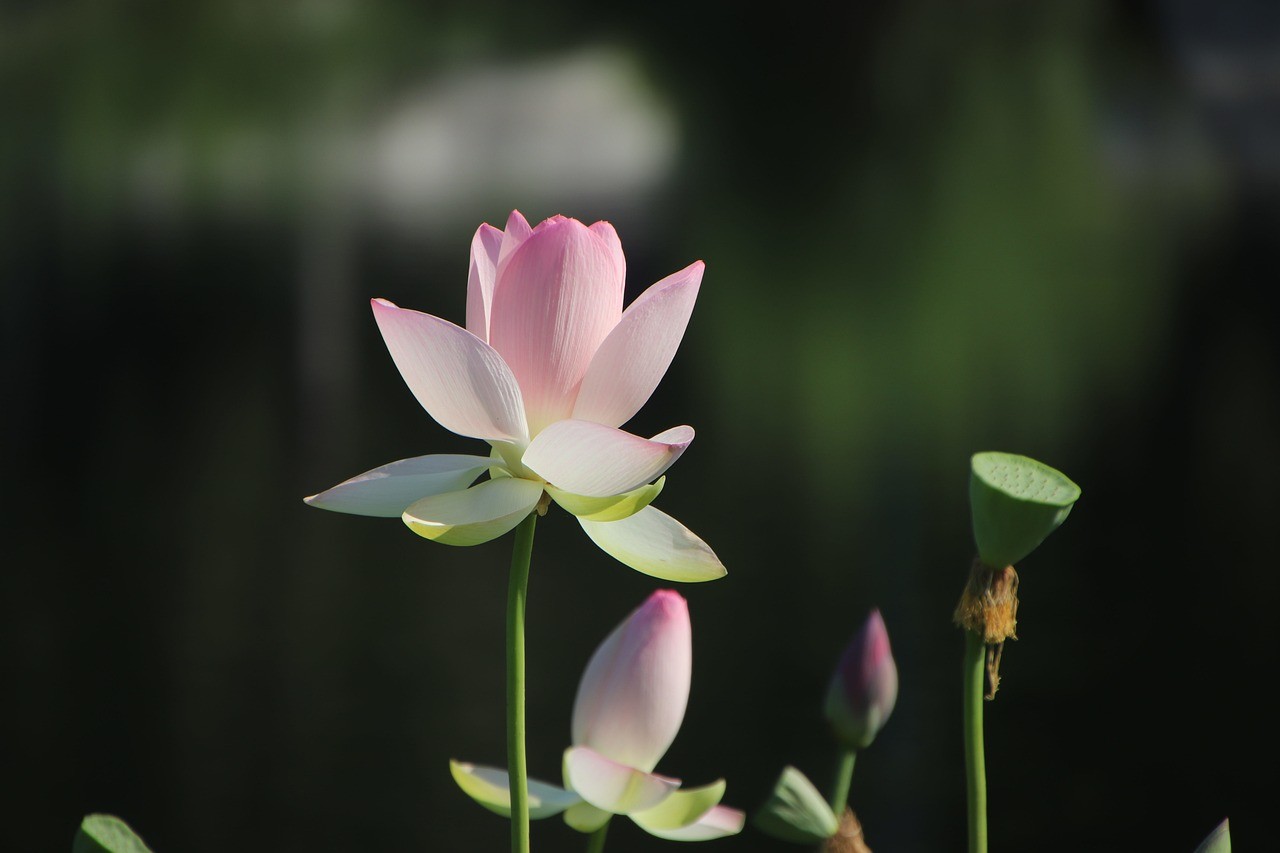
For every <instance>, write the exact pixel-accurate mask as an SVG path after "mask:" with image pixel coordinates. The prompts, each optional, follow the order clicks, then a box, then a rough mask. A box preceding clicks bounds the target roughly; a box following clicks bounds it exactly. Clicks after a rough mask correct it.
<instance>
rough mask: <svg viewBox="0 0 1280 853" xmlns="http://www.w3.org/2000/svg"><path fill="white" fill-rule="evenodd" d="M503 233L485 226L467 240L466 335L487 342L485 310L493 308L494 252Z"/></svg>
mask: <svg viewBox="0 0 1280 853" xmlns="http://www.w3.org/2000/svg"><path fill="white" fill-rule="evenodd" d="M502 238H503V233H502V232H501V231H499V230H498V229H497V228H494V227H493V226H492V225H490V224H489V223H487V222H486V223H484V224H483V225H481V226H480V227H479V228H477V229H476V236H474V237H472V238H471V270H470V272H469V273H468V275H467V331H468V332H470V333H471V334H473V335H475V336H476V337H477V338H479V339H480V340H482V341H486V342H487V341H488V340H489V309H490V308H491V307H492V305H493V283H494V281H496V280H497V278H498V251H499V249H501V248H502Z"/></svg>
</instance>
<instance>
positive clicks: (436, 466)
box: [304, 453, 493, 518]
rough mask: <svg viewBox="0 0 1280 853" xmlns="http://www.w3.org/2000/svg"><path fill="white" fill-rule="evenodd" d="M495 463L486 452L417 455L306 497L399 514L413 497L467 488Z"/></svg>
mask: <svg viewBox="0 0 1280 853" xmlns="http://www.w3.org/2000/svg"><path fill="white" fill-rule="evenodd" d="M492 464H493V460H492V459H487V458H485V457H483V456H463V455H461V454H445V453H441V454H435V455H433V456H415V457H414V458H412V459H401V460H400V461H399V462H391V463H389V464H387V465H383V466H381V467H378V468H374V469H373V470H372V471H365V472H364V473H363V474H360V475H359V476H356V477H352V478H351V479H350V480H346V481H344V482H342V483H339V484H338V485H336V486H334V487H333V488H331V489H326V490H325V491H323V492H321V493H320V494H318V495H312V496H311V497H309V498H304V500H306V502H307V503H308V504H310V505H311V506H314V507H319V508H320V509H328V510H333V511H334V512H347V513H351V514H353V515H372V516H377V517H380V518H398V517H399V516H400V514H401V513H403V512H404V510H405V507H407V506H409V504H411V503H413V502H414V501H417V500H420V499H421V498H425V497H427V496H428V495H438V494H440V493H442V492H453V491H457V490H458V489H465V488H466V487H467V486H469V485H471V483H472V481H474V480H475V478H476V477H479V476H480V474H481V473H482V472H483V471H484V470H485V469H486V468H489V467H490V466H491V465H492Z"/></svg>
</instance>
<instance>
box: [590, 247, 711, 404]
mask: <svg viewBox="0 0 1280 853" xmlns="http://www.w3.org/2000/svg"><path fill="white" fill-rule="evenodd" d="M702 271H703V263H702V261H697V262H696V263H694V264H691V265H690V266H688V267H686V268H685V269H682V270H681V271H680V272H678V273H674V274H672V275H669V276H667V277H666V278H664V279H663V280H662V281H660V282H658V283H657V284H655V285H653V286H652V287H650V288H649V289H648V290H646V291H645V292H644V293H642V294H640V296H639V297H638V298H637V299H636V301H635V302H632V303H631V304H630V305H629V306H628V307H627V310H626V311H624V312H623V314H622V319H621V320H619V321H618V325H617V326H615V327H614V329H613V331H612V332H610V333H609V337H607V338H605V339H604V343H602V344H600V349H598V350H596V354H595V357H594V358H592V360H591V366H590V367H589V368H587V374H586V376H585V377H583V380H582V388H581V390H579V391H578V401H577V403H575V404H574V407H573V416H574V417H575V418H582V419H583V420H588V421H595V422H597V423H602V424H605V425H606V426H621V425H622V424H624V423H626V422H627V421H629V420H631V417H632V416H633V415H635V413H636V412H638V411H640V407H641V406H643V405H644V404H645V401H647V400H648V399H649V395H651V394H652V393H653V390H654V389H655V388H657V387H658V383H659V382H661V381H662V377H663V376H664V375H665V374H666V372H667V368H668V367H669V366H670V365H671V359H672V358H674V357H675V354H676V349H677V348H678V347H679V346H680V339H681V338H683V337H684V330H685V327H686V326H688V325H689V315H690V314H692V313H693V303H694V301H695V300H696V299H697V298H698V288H699V286H700V285H701V283H702Z"/></svg>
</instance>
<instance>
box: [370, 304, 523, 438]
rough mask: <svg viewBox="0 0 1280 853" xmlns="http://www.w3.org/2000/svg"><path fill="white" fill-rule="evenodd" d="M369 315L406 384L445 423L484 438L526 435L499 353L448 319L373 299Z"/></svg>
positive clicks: (513, 383)
mask: <svg viewBox="0 0 1280 853" xmlns="http://www.w3.org/2000/svg"><path fill="white" fill-rule="evenodd" d="M373 316H374V319H376V320H377V321H378V328H379V329H380V330H381V331H382V338H383V340H384V341H386V344H387V349H388V350H390V352H391V358H392V360H394V361H395V363H396V367H397V368H399V369H400V375H401V376H403V377H404V381H405V384H407V385H408V386H409V390H410V391H412V392H413V396H415V397H417V398H418V402H419V403H421V404H422V408H424V409H426V410H427V412H428V413H429V414H430V415H431V417H433V418H435V419H436V421H437V422H438V423H439V424H440V425H441V426H442V427H444V428H445V429H447V430H451V431H453V432H456V433H458V434H459V435H466V436H470V437H472V438H482V439H486V440H488V441H517V442H518V441H524V440H526V438H527V436H528V426H527V424H526V422H525V415H524V403H523V401H522V400H521V397H520V387H519V385H518V384H517V383H516V379H515V376H514V375H512V373H511V369H510V368H508V367H507V365H506V363H505V362H504V361H503V360H502V356H500V355H498V353H497V352H496V351H495V350H494V349H493V348H492V347H490V346H489V345H488V344H486V343H485V342H484V341H482V340H480V339H479V338H477V337H476V336H475V335H473V334H471V333H470V332H468V331H467V330H466V329H463V328H460V327H459V326H455V325H454V324H453V323H450V322H448V321H447V320H441V319H440V318H439V317H433V316H431V315H430V314H423V313H422V312H420V311H410V310H407V309H404V308H400V307H397V306H396V305H395V304H394V303H391V302H388V301H387V300H385V299H375V300H373Z"/></svg>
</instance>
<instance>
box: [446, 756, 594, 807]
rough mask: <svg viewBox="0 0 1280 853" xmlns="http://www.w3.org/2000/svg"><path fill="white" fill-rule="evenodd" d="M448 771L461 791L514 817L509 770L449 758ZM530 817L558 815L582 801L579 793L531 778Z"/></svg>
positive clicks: (484, 804)
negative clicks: (512, 814)
mask: <svg viewBox="0 0 1280 853" xmlns="http://www.w3.org/2000/svg"><path fill="white" fill-rule="evenodd" d="M449 772H450V773H452V774H453V781H455V782H457V783H458V787H459V788H461V789H462V792H463V793H464V794H466V795H467V796H468V797H470V798H471V799H473V800H475V801H476V802H477V803H479V804H480V805H482V806H484V807H485V808H486V809H488V810H489V811H491V812H493V813H494V814H500V815H502V816H503V817H511V783H510V777H509V776H508V775H507V771H505V770H501V769H499V768H497V767H482V766H479V765H476V764H468V763H466V762H463V761H453V760H452V759H451V760H450V761H449ZM528 784H529V817H531V818H533V819H534V820H538V819H540V818H544V817H551V816H552V815H558V814H560V812H562V811H564V810H565V809H567V808H569V807H570V806H572V805H574V804H575V803H581V802H582V798H581V797H579V796H578V795H577V794H574V793H572V792H570V791H566V790H564V789H563V788H559V787H557V786H555V785H551V784H548V783H547V782H539V781H538V780H537V779H529V780H528Z"/></svg>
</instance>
